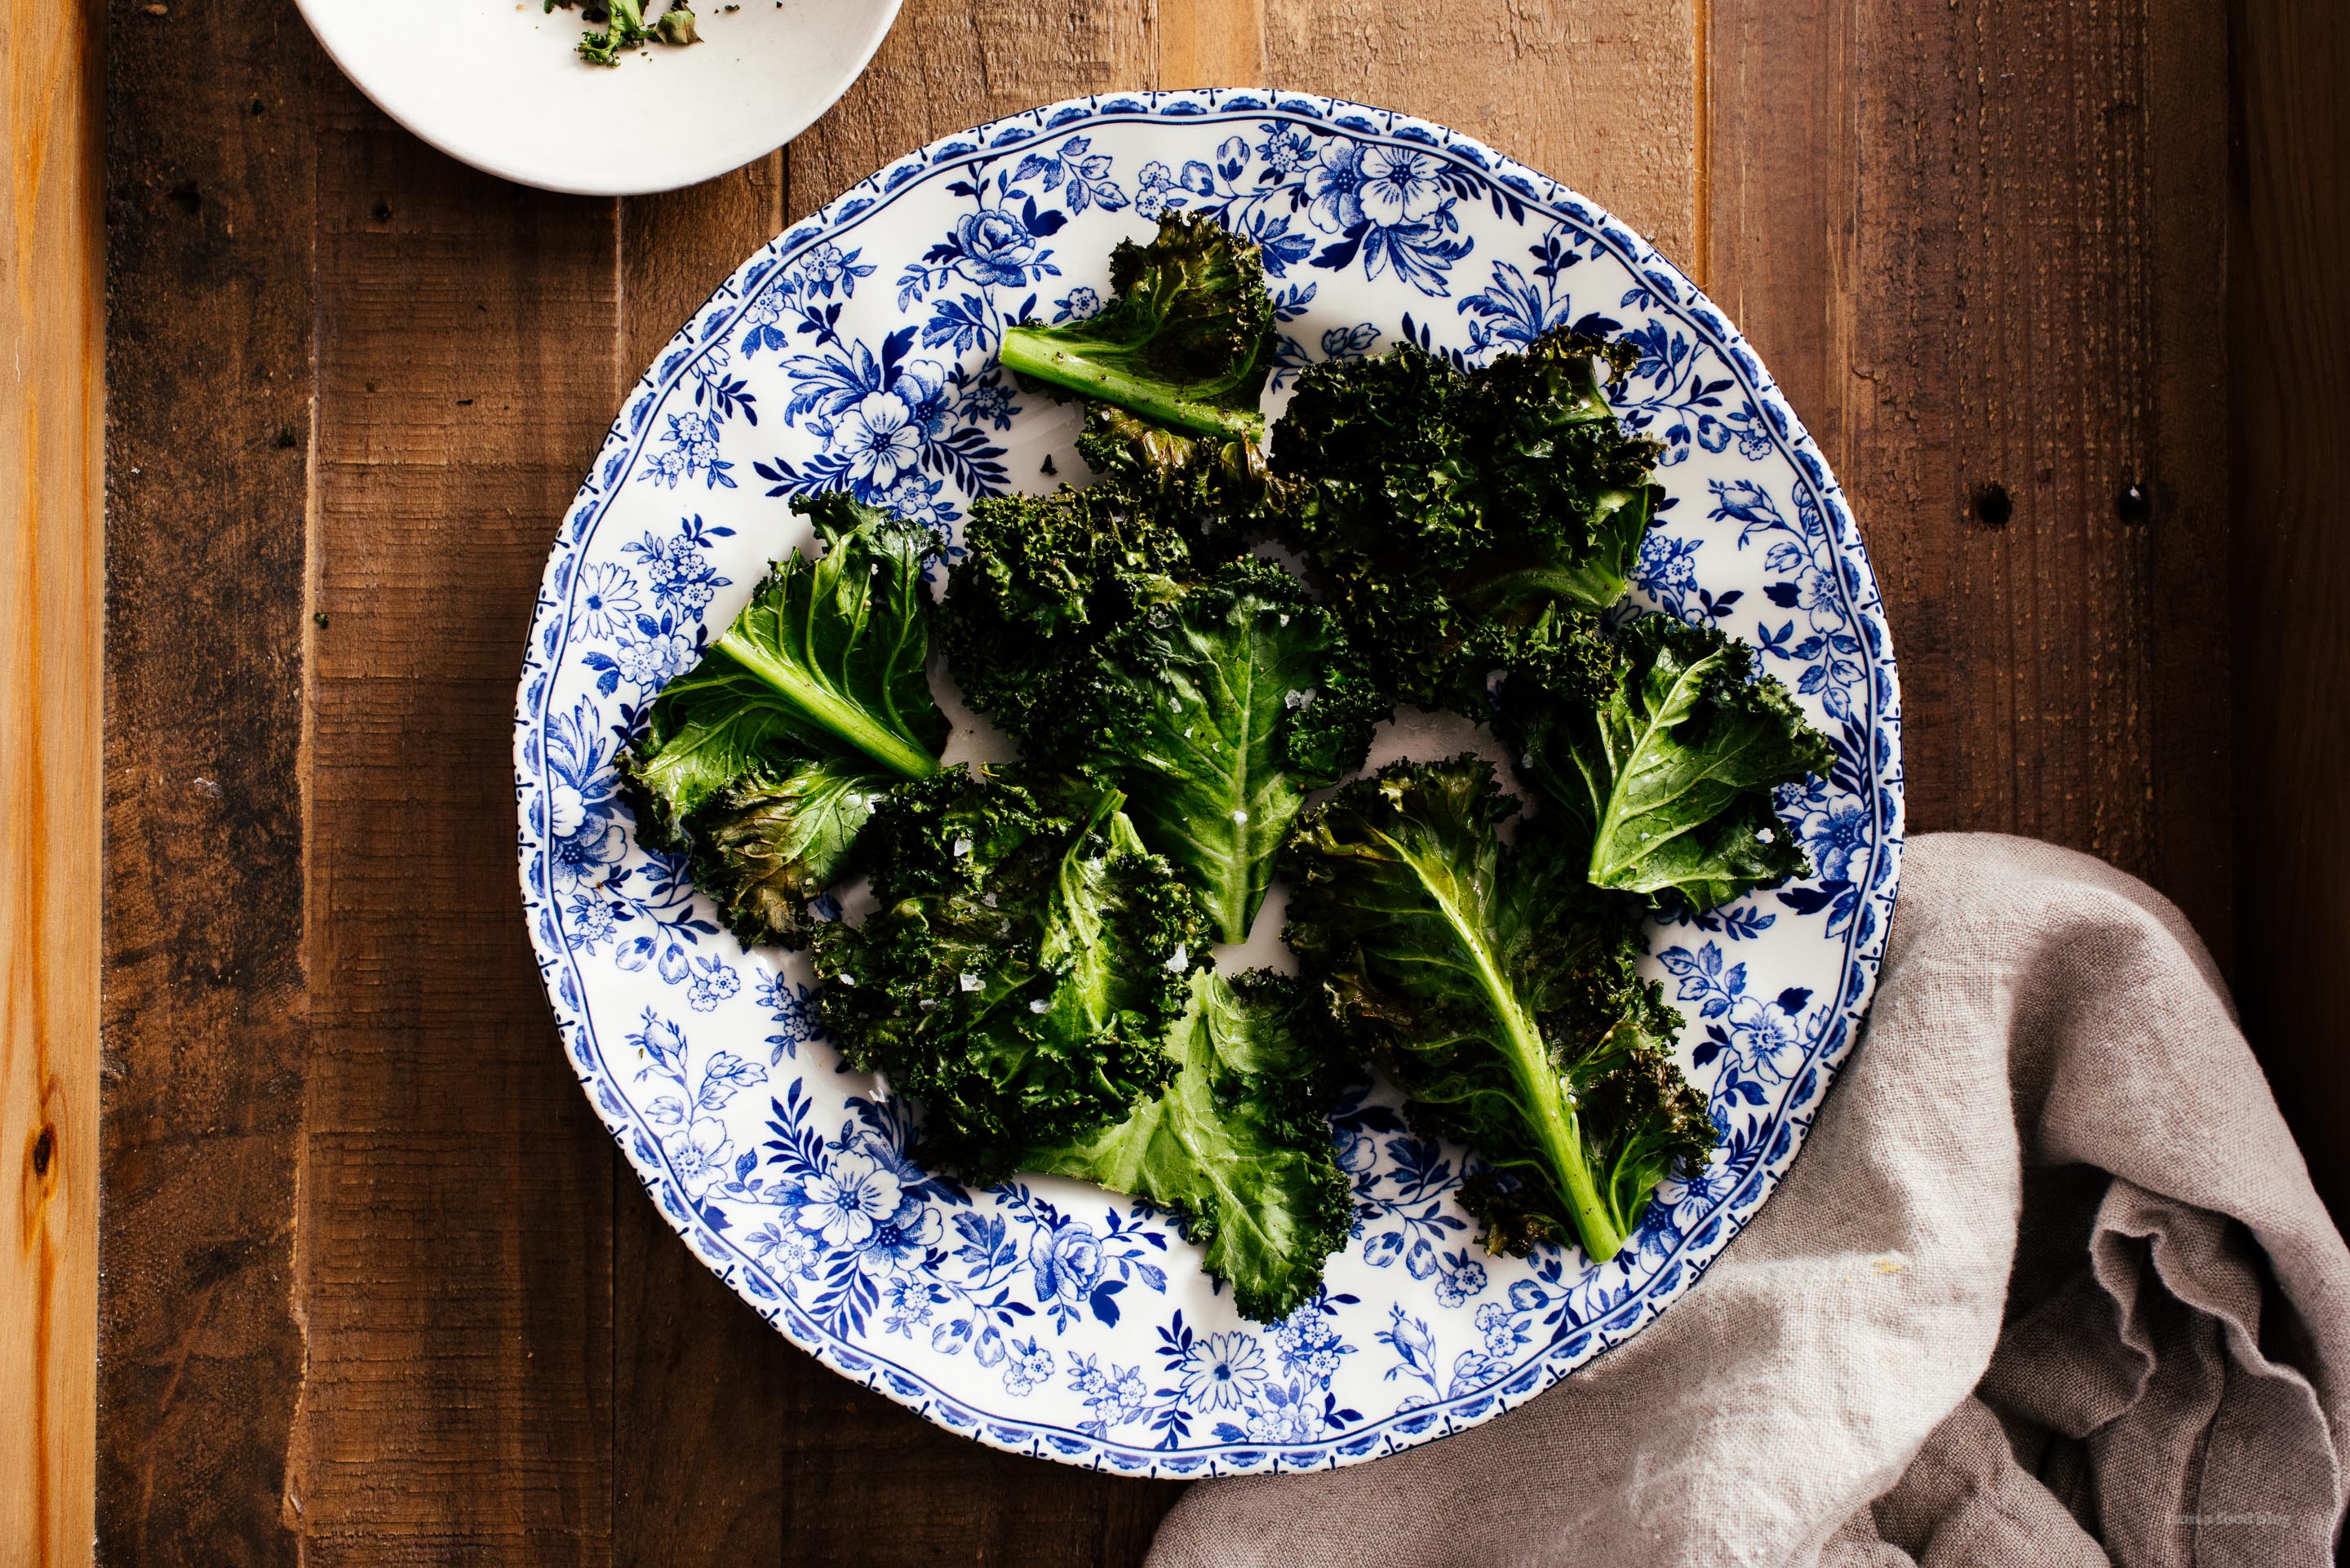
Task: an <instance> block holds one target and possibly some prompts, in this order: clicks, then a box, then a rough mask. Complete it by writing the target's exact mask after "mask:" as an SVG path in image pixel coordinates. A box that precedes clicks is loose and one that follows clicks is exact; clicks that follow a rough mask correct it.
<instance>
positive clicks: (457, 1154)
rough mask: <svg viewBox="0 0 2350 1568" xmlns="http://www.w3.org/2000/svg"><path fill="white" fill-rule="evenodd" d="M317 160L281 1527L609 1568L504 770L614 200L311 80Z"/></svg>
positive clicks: (597, 376)
mask: <svg viewBox="0 0 2350 1568" xmlns="http://www.w3.org/2000/svg"><path fill="white" fill-rule="evenodd" d="M315 144H316V150H317V151H316V157H317V186H316V188H317V212H316V213H315V214H314V217H313V220H312V222H313V224H314V228H313V231H312V232H313V235H314V239H313V244H314V245H315V256H316V264H317V274H316V280H315V284H314V288H315V290H316V299H317V322H318V326H317V339H316V343H315V367H316V368H315V372H314V373H315V377H316V381H315V395H316V398H317V431H316V436H315V439H314V444H313V459H312V480H311V492H312V507H311V536H310V541H309V564H310V573H311V581H312V597H311V607H312V608H313V610H314V611H315V614H314V616H313V617H312V619H311V621H310V623H309V625H308V627H307V631H308V634H309V643H308V647H307V666H308V677H309V679H308V688H309V692H310V731H309V742H308V755H307V759H306V763H305V775H306V779H307V786H308V805H309V823H308V830H309V853H308V857H307V868H306V873H305V881H306V883H307V887H308V888H309V894H310V896H309V900H308V907H307V917H308V918H307V930H306V933H305V950H306V954H307V969H308V977H309V983H308V998H309V1020H308V1022H309V1032H310V1053H309V1060H310V1072H309V1085H308V1096H307V1105H306V1111H305V1119H304V1145H303V1160H302V1165H301V1185H300V1191H299V1194H298V1199H299V1201H298V1206H297V1208H296V1210H295V1216H294V1218H295V1224H296V1277H295V1291H296V1300H297V1301H298V1303H299V1311H300V1314H301V1323H302V1327H303V1331H304V1333H303V1352H304V1356H305V1362H306V1368H307V1370H306V1374H305V1376H304V1378H303V1381H302V1392H301V1401H300V1404H299V1407H298V1408H297V1410H296V1419H295V1423H294V1428H293V1433H292V1438H291V1450H292V1451H291V1455H290V1457H289V1459H288V1462H287V1471H288V1474H287V1483H286V1487H287V1508H288V1511H289V1512H291V1513H292V1514H294V1515H295V1516H296V1518H297V1520H298V1528H299V1531H300V1534H301V1537H302V1541H303V1548H304V1552H303V1555H304V1559H305V1561H306V1562H307V1563H313V1564H328V1563H375V1562H383V1561H387V1560H392V1561H399V1560H403V1559H404V1560H408V1561H423V1560H450V1561H496V1562H530V1563H602V1562H606V1561H608V1559H609V1554H610V1490H609V1489H610V1475H611V1455H610V1446H609V1445H610V1431H611V1421H612V1410H611V1402H610V1401H611V1358H612V1350H611V1321H610V1320H611V1295H610V1249H611V1234H612V1233H611V1197H612V1190H611V1154H610V1148H609V1146H608V1142H607V1140H606V1139H605V1138H604V1137H603V1135H602V1133H601V1131H600V1128H599V1127H598V1125H597V1123H596V1120H595V1117H594V1116H593V1115H592V1113H591V1111H590V1109H589V1107H588V1106H587V1102H586V1099H585V1097H584V1096H581V1094H580V1093H579V1087H578V1084H577V1080H576V1078H575V1077H574V1076H573V1075H572V1073H571V1071H570V1068H569V1065H568V1064H567V1060H566V1058H565V1056H564V1054H563V1052H562V1050H561V1048H560V1045H559V1044H558V1042H557V1040H556V1032H555V1029H554V1027H553V1024H552V1022H551V1020H550V1019H549V1018H548V1015H547V1012H546V1001H545V999H544V997H543V995H542V994H541V993H540V991H539V985H538V976H537V972H536V969H535V967H534V965H533V962H532V960H531V956H530V951H529V947H528V943H527V940H526V937H525V928H524V924H523V919H522V909H521V898H520V895H519V891H518V889H517V888H516V887H515V878H514V877H513V876H512V874H511V870H510V867H511V864H512V860H513V854H514V848H513V846H514V833H515V828H514V792H513V785H512V782H511V777H510V768H509V766H508V764H507V762H506V753H507V751H508V749H509V747H510V745H511V740H512V735H513V720H512V714H513V707H514V680H515V667H516V660H517V659H518V657H519V652H520V649H521V648H522V644H523V639H524V637H525V632H526V630H527V628H528V624H529V618H530V611H531V606H532V604H533V602H534V600H535V597H536V586H537V583H538V578H539V574H540V572H541V570H542V569H543V566H544V564H545V558H546V546H547V541H548V538H549V535H550V534H551V532H552V529H553V524H554V520H555V519H556V518H557V517H559V516H560V515H561V514H562V512H563V508H564V505H565V504H566V503H567V501H568V500H569V498H570V495H571V493H572V492H573V490H574V489H575V488H576V487H577V483H578V479H579V475H580V473H581V472H584V471H585V468H586V466H587V462H588V460H589V458H590V457H591V456H592V455H593V453H594V452H595V449H596V446H597V443H598V441H600V440H601V438H602V436H603V433H604V431H605V428H606V426H607V425H608V421H609V420H610V417H611V410H613V408H614V407H616V406H617V404H618V401H619V383H620V372H619V361H618V358H617V349H618V347H619V345H618V342H617V338H616V335H615V327H616V324H617V322H618V319H619V298H618V285H619V278H618V277H617V275H616V267H615V265H614V257H615V241H616V227H615V223H616V214H615V208H614V203H612V202H608V201H600V202H598V201H582V200H577V199H573V198H567V197H556V196H549V195H546V194H544V193H541V192H527V191H523V190H520V189H517V188H515V187H513V186H509V185H504V184H502V183H500V182H497V181H494V180H492V179H490V178H488V177H487V176H484V175H481V174H478V173H475V172H473V171H471V170H467V169H464V168H462V167H460V166H459V165H457V164H455V163H454V162H452V161H450V160H448V159H447V158H444V157H442V155H441V154H439V153H437V152H433V151H430V150H428V149H426V148H425V147H424V146H423V145H422V144H421V143H420V142H418V141H417V140H415V139H414V138H412V137H411V136H409V135H408V134H407V133H406V132H404V131H401V130H397V129H396V128H394V127H392V126H390V124H388V123H387V122H386V121H385V120H384V119H383V117H382V116H381V115H380V114H379V113H377V112H376V111H375V110H374V109H371V108H370V107H369V106H367V105H366V104H364V103H362V102H361V101H360V100H359V96H358V94H357V93H356V92H354V91H352V90H351V89H350V88H348V86H346V85H345V84H343V83H341V82H339V81H338V82H335V83H333V84H332V85H331V87H330V88H328V90H326V91H324V92H323V93H322V94H321V99H320V105H319V109H318V111H317V119H316V122H315ZM393 1542H396V1543H397V1546H396V1549H395V1548H393V1547H391V1546H390V1545H388V1544H387V1543H393Z"/></svg>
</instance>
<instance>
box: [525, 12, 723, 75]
mask: <svg viewBox="0 0 2350 1568" xmlns="http://www.w3.org/2000/svg"><path fill="white" fill-rule="evenodd" d="M574 3H575V0H546V4H545V5H542V6H541V7H540V9H541V10H543V11H550V12H551V11H553V10H554V9H555V8H556V6H557V5H560V6H562V7H563V8H564V9H565V10H567V11H568V10H570V9H571V8H572V6H573V5H574ZM580 8H581V9H582V10H583V11H584V12H585V13H586V14H587V17H588V19H589V20H590V21H596V20H601V21H602V22H603V24H604V26H602V27H600V28H598V29H597V30H595V31H593V32H588V33H583V34H582V35H580V38H579V57H580V58H581V59H583V60H586V61H587V63H588V64H590V65H596V66H617V65H619V63H620V51H621V50H623V49H627V48H630V47H634V46H635V45H638V44H647V43H656V42H658V43H663V44H698V43H700V42H702V36H701V34H700V33H698V32H696V31H695V29H694V25H693V13H692V12H691V10H688V9H687V8H686V6H685V5H683V4H681V3H680V0H671V5H670V7H669V9H668V10H666V11H663V12H662V13H661V14H660V17H659V18H658V19H657V20H655V21H654V22H652V23H650V25H648V24H647V23H646V21H645V8H644V5H643V0H586V3H585V4H584V5H581V6H580Z"/></svg>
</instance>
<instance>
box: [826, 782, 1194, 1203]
mask: <svg viewBox="0 0 2350 1568" xmlns="http://www.w3.org/2000/svg"><path fill="white" fill-rule="evenodd" d="M1124 804H1125V797H1124V796H1122V795H1121V794H1118V791H1116V790H1106V789H1095V788H1090V787H1087V786H1083V785H1077V786H1061V785H1058V784H1055V785H1050V786H1046V787H1044V788H1042V789H1041V790H1040V789H1032V788H1030V787H1028V786H1027V785H1026V784H1023V783H1021V782H1020V781H1019V780H1018V778H1017V777H1015V776H1014V775H1013V774H1009V773H1006V774H996V775H993V776H974V775H972V774H967V773H964V772H962V771H960V770H958V771H956V772H952V773H948V774H941V775H939V776H938V777H936V778H933V779H931V780H928V781H925V782H923V783H920V784H900V785H899V786H898V787H896V788H895V789H893V790H891V791H890V792H889V794H887V795H885V796H884V797H882V799H881V800H880V802H879V804H878V805H876V807H875V810H874V815H873V820H872V822H871V824H870V825H869V826H868V829H867V832H868V836H869V838H870V839H871V849H870V854H869V857H868V859H869V864H870V865H871V867H872V874H873V891H874V896H875V898H876V900H877V904H878V907H877V909H875V911H874V912H873V914H872V915H870V916H869V917H868V919H866V920H865V922H864V924H863V925H861V926H851V925H848V924H847V923H846V922H841V921H835V922H831V923H827V924H825V925H822V926H819V927H818V928H817V929H816V941H815V948H816V972H817V974H818V975H819V977H821V978H822V980H823V981H824V982H825V984H824V989H823V992H822V1000H821V1002H820V1006H821V1008H822V1010H823V1015H824V1022H825V1027H826V1029H827V1031H828V1032H829V1033H831V1034H832V1036H833V1038H834V1039H835V1040H836V1041H837V1042H838V1043H839V1044H840V1047H841V1053H842V1054H843V1055H844V1056H845V1057H846V1058H847V1060H848V1062H849V1064H850V1065H852V1066H855V1067H858V1068H861V1069H866V1070H879V1071H880V1072H883V1073H886V1074H888V1075H889V1081H890V1083H891V1084H892V1085H895V1086H896V1087H897V1088H899V1089H900V1090H903V1091H905V1092H907V1093H909V1094H911V1095H913V1096H916V1097H917V1098H919V1099H920V1100H921V1102H922V1104H923V1107H924V1119H923V1127H922V1149H921V1152H922V1154H923V1156H924V1158H926V1159H928V1160H929V1161H931V1162H932V1163H933V1164H935V1165H937V1166H939V1167H941V1168H945V1169H948V1170H951V1171H952V1172H954V1173H956V1174H958V1175H960V1176H962V1177H963V1178H965V1179H969V1180H972V1181H974V1182H981V1183H985V1182H989V1181H993V1180H996V1179H1000V1178H1002V1177H1003V1176H1004V1175H1007V1174H1008V1173H1010V1172H1011V1171H1012V1170H1014V1169H1015V1168H1018V1167H1019V1166H1020V1164H1021V1163H1022V1159H1023V1156H1024V1154H1025V1152H1026V1151H1027V1150H1029V1149H1031V1148H1035V1147H1048V1146H1054V1145H1058V1144H1063V1143H1066V1142H1069V1141H1070V1140H1073V1139H1075V1138H1076V1137H1079V1136H1080V1135H1082V1134H1084V1133H1086V1132H1087V1131H1089V1130H1091V1129H1093V1128H1097V1127H1101V1126H1102V1125H1104V1124H1105V1123H1107V1122H1110V1121H1114V1120H1117V1119H1118V1118H1120V1117H1123V1116H1127V1115H1128V1113H1129V1112H1130V1111H1131V1110H1132V1109H1133V1108H1134V1106H1136V1104H1137V1103H1138V1102H1139V1101H1140V1100H1142V1099H1143V1098H1145V1097H1146V1096H1149V1095H1151V1094H1154V1093H1156V1092H1157V1091H1158V1090H1159V1087H1160V1086H1161V1085H1164V1084H1165V1083H1166V1082H1167V1080H1168V1079H1169V1078H1170V1076H1172V1075H1173V1073H1174V1071H1175V1064H1174V1062H1173V1061H1172V1060H1171V1059H1170V1057H1169V1056H1168V1055H1167V1054H1166V1052H1165V1050H1164V1048H1163V1047H1162V1046H1161V1044H1160V1041H1161V1039H1162V1038H1163V1037H1164V1036H1165V1034H1166V1033H1167V1029H1168V1026H1169V1025H1170V1023H1173V1022H1174V1020H1175V1018H1176V1017H1177V1015H1178V1014H1179V1013H1180V1012H1181V1011H1182V1009H1183V1005H1184V1002H1185V1000H1186V995H1187V991H1188V985H1189V981H1190V978H1191V971H1192V970H1193V969H1194V968H1195V967H1197V966H1198V964H1199V963H1200V962H1201V961H1203V958H1204V950H1205V947H1206V942H1207V927H1206V923H1205V922H1204V921H1203V920H1201V918H1200V912H1199V905H1198V903H1197V901H1196V900H1195V899H1194V898H1192V896H1191V889H1190V888H1187V887H1186V886H1185V885H1184V883H1183V880H1182V878H1181V877H1180V876H1179V875H1178V874H1177V873H1176V871H1175V869H1174V868H1173V867H1170V866H1169V865H1168V864H1167V862H1165V861H1164V860H1161V859H1159V857H1156V856H1153V855H1149V854H1148V853H1146V852H1145V851H1144V850H1143V848H1142V846H1141V844H1140V842H1139V840H1138V839H1137V838H1136V837H1135V836H1134V829H1133V827H1132V826H1131V825H1130V824H1129V823H1128V821H1127V820H1126V817H1125V816H1124V815H1123V814H1122V813H1121V811H1120V810H1119V808H1120V806H1122V805H1124Z"/></svg>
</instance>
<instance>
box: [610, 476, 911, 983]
mask: <svg viewBox="0 0 2350 1568" xmlns="http://www.w3.org/2000/svg"><path fill="white" fill-rule="evenodd" d="M793 506H794V508H795V510H797V511H799V512H801V513H804V514H806V515H807V516H808V517H809V518H810V519H811V520H812V521H813V522H814V523H815V524H816V535H817V538H818V540H819V541H820V542H821V544H822V545H824V546H825V549H824V554H823V555H821V556H815V557H810V556H803V555H801V554H799V553H797V552H794V553H793V554H791V555H788V556H785V557H784V558H783V559H782V560H780V561H778V562H777V563H776V564H775V567H774V569H772V570H771V571H770V572H769V573H768V574H767V576H766V577H765V578H764V580H762V581H761V583H760V584H759V587H758V588H757V589H756V590H755V591H754V593H753V594H752V596H751V602H750V603H749V604H748V605H746V606H744V607H743V612H742V613H741V614H740V615H738V616H736V617H735V618H734V621H733V624H732V625H731V626H729V627H728V628H726V629H725V631H724V632H723V633H721V634H720V635H719V637H718V639H717V640H716V641H715V642H713V643H712V645H711V647H710V649H709V651H708V652H707V653H706V654H704V655H703V656H702V662H701V663H699V664H697V665H696V666H694V668H693V669H692V670H689V671H687V672H686V673H685V674H683V675H681V676H679V677H678V678H677V679H676V680H671V682H670V683H669V685H668V686H667V687H665V688H664V689H663V690H662V691H661V694H660V697H659V698H657V699H655V701H653V703H652V705H651V708H650V712H649V714H648V717H647V723H646V728H645V731H644V732H643V733H642V734H640V735H639V737H638V738H637V739H636V741H635V742H632V743H631V744H630V745H629V749H628V750H627V751H626V752H625V753H622V756H621V758H620V770H621V774H622V777H623V778H624V780H625V781H626V783H627V784H628V786H629V794H630V796H631V798H632V800H633V802H634V804H635V805H636V808H637V824H638V832H639V836H640V837H641V838H642V839H643V841H644V842H645V843H646V844H648V845H649V846H652V847H654V848H657V849H671V850H685V851H687V852H689V853H690V854H691V867H692V871H693V877H694V880H695V882H696V883H697V884H698V885H699V886H700V887H702V889H703V890H704V891H706V892H708V893H709V894H710V895H711V896H712V898H716V899H717V900H718V903H719V906H720V908H721V909H723V910H724V911H725V912H726V915H727V918H728V919H729V920H730V921H731V922H732V923H733V926H734V929H735V930H736V932H737V934H738V935H740V936H741V937H742V938H743V940H744V941H746V942H750V941H779V942H782V943H784V944H785V945H786V946H792V947H797V946H803V945H805V943H806V938H807V927H808V920H809V917H808V913H807V902H808V900H809V899H810V898H813V897H814V896H815V894H816V892H818V891H820V890H821V889H822V888H824V887H825V886H826V885H827V883H829V882H832V881H834V880H836V879H837V877H839V876H840V875H841V874H842V872H843V871H844V870H845V868H846V867H847V864H848V862H849V854H850V847H851V846H852V845H853V843H854V842H855V840H856V837H857V833H858V828H859V827H860V826H862V825H863V822H864V820H865V816H866V815H867V814H868V812H869V811H870V809H871V802H872V800H873V798H874V797H875V796H876V795H877V794H879V792H880V791H881V790H882V789H883V788H885V787H886V786H887V785H888V784H889V782H890V781H892V780H895V779H920V778H927V777H929V776H931V774H935V773H937V772H938V769H939V762H938V753H939V752H940V750H941V748H942V747H943V746H944V745H945V744H946V740H947V722H946V718H945V716H944V715H943V714H941V712H940V711H939V710H938V705H937V704H936V703H935V702H933V701H931V689H930V682H929V680H928V679H927V677H926V676H925V675H924V672H923V666H924V664H925V662H926V661H927V659H928V657H929V651H930V603H929V598H928V596H927V595H926V594H925V592H924V591H923V587H922V563H923V560H924V558H925V557H926V556H929V555H930V554H931V553H932V552H933V551H934V550H935V549H936V548H937V540H936V539H935V537H934V536H933V535H930V534H929V533H927V532H925V531H924V530H922V529H920V528H917V527H914V526H913V525H911V524H906V523H902V522H900V521H899V520H898V519H896V518H894V517H891V516H889V514H886V513H883V512H879V511H876V510H874V509H873V508H871V507H868V506H861V505H859V504H858V503H856V502H855V501H852V500H850V499H849V498H848V497H847V496H846V495H839V494H830V495H817V496H812V497H806V498H803V499H800V500H796V501H795V502H794V503H793Z"/></svg>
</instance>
